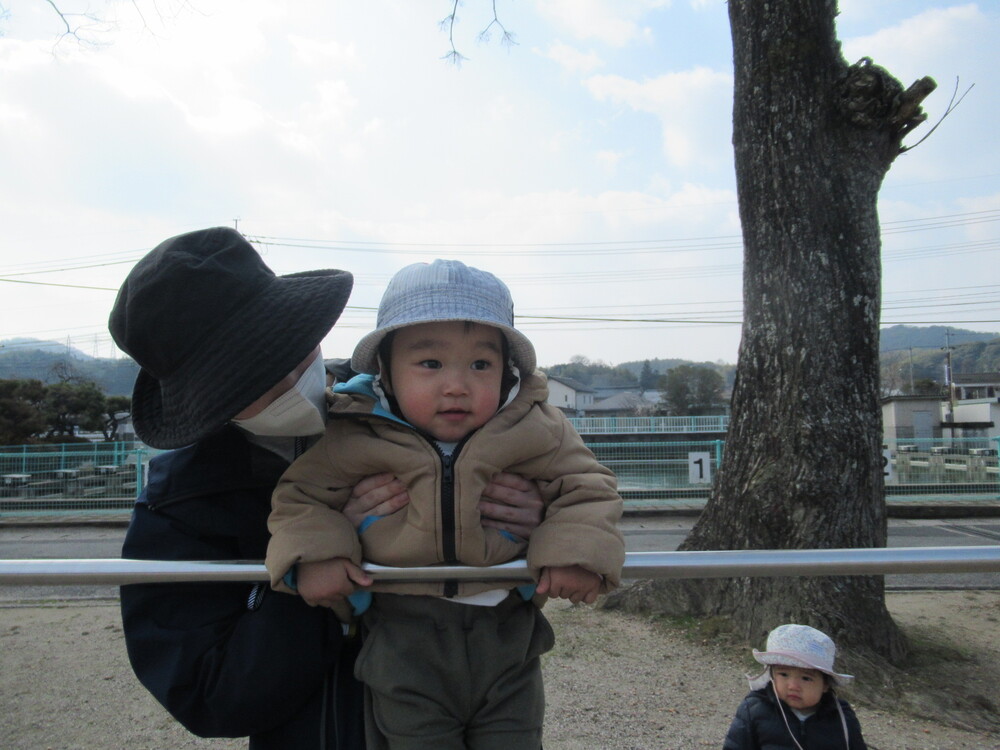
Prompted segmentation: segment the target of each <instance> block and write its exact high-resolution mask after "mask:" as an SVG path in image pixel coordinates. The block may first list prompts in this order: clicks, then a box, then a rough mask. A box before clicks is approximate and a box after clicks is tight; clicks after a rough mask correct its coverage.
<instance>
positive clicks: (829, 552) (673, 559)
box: [0, 546, 1000, 586]
mask: <svg viewBox="0 0 1000 750" xmlns="http://www.w3.org/2000/svg"><path fill="white" fill-rule="evenodd" d="M364 568H365V570H366V571H367V572H368V573H369V574H371V576H372V577H373V578H374V579H375V580H376V581H384V582H389V581H409V582H418V581H419V582H426V581H442V580H445V579H456V580H463V581H510V582H521V581H527V580H531V574H530V572H529V570H528V567H527V564H526V563H525V562H524V561H523V560H517V561H514V562H510V563H505V564H503V565H496V566H493V567H490V568H476V567H466V566H433V567H422V568H390V567H384V566H380V565H371V564H365V565H364ZM996 571H1000V546H974V547H895V548H885V547H880V548H874V549H872V548H864V549H821V550H723V551H698V552H629V553H628V554H626V555H625V566H624V568H623V570H622V577H623V578H629V579H636V578H745V577H783V576H830V575H882V574H893V573H894V574H906V573H990V572H996ZM266 580H268V575H267V572H266V570H265V569H264V566H263V565H262V564H261V563H259V562H228V561H227V562H202V561H191V562H186V561H175V560H126V559H109V560H0V584H5V585H36V586H37V585H57V584H67V583H68V584H83V585H99V584H104V585H106V584H114V585H121V584H130V583H165V582H171V581H174V582H177V581H186V582H209V581H217V582H218V581H229V582H233V581H247V582H255V581H266Z"/></svg>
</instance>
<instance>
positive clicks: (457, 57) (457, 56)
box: [439, 0, 517, 66]
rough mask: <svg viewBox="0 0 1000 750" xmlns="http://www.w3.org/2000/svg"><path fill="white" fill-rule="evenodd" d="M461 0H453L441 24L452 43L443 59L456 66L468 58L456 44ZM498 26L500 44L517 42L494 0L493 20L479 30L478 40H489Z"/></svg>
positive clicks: (506, 44)
mask: <svg viewBox="0 0 1000 750" xmlns="http://www.w3.org/2000/svg"><path fill="white" fill-rule="evenodd" d="M459 3H460V0H453V2H452V6H451V13H449V14H448V15H447V16H445V17H444V18H443V19H442V20H441V23H440V24H439V26H440V27H441V30H442V31H447V32H448V43H449V44H450V45H451V50H450V51H449V52H448V53H446V54H445V55H444V56H442V58H441V59H442V60H447V61H448V62H450V63H452V64H454V65H455V66H461V64H462V63H463V62H464V61H465V60H468V59H469V58H467V57H466V56H465V55H463V54H462V53H461V52H459V51H458V48H457V47H456V46H455V24H456V22H457V21H458V6H459ZM494 26H496V27H498V28H499V29H500V33H501V36H500V44H502V45H504V46H505V47H512V46H514V45H515V44H517V39H516V37H515V35H514V34H513V32H511V31H509V30H508V29H507V27H506V26H504V25H503V22H501V21H500V16H499V14H498V13H497V0H493V20H492V21H490V22H489V23H488V24H486V28H484V29H483V30H482V31H480V32H479V36H478V37H477V40H478V41H480V42H489V41H490V38H491V37H492V29H493V27H494Z"/></svg>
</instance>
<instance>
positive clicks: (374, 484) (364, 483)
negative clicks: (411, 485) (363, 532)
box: [344, 474, 410, 528]
mask: <svg viewBox="0 0 1000 750" xmlns="http://www.w3.org/2000/svg"><path fill="white" fill-rule="evenodd" d="M408 502H410V494H409V493H408V492H407V490H406V485H405V484H403V483H402V482H400V481H399V480H398V479H396V477H395V476H393V475H392V474H373V475H372V476H370V477H365V478H364V479H362V480H361V481H360V482H358V483H357V485H355V487H354V490H353V491H352V492H351V496H350V497H349V498H348V500H347V504H346V505H345V506H344V515H345V516H347V520H349V521H350V522H351V523H352V524H353V525H354V528H358V527H359V526H360V525H361V522H362V521H364V520H365V518H366V517H368V516H387V515H389V514H390V513H395V512H396V511H397V510H399V509H400V508H402V507H403V506H405V505H406V504H407V503H408Z"/></svg>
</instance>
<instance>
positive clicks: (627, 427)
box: [569, 415, 729, 435]
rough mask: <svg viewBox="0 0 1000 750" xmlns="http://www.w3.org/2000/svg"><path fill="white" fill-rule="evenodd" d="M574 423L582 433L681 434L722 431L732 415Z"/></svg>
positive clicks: (574, 420)
mask: <svg viewBox="0 0 1000 750" xmlns="http://www.w3.org/2000/svg"><path fill="white" fill-rule="evenodd" d="M569 421H570V424H572V425H573V427H575V428H576V431H577V432H579V433H580V434H581V435H598V434H602V435H608V434H611V435H628V434H638V433H652V434H658V435H674V434H677V433H692V432H718V433H721V434H723V435H724V434H725V433H726V430H728V429H729V417H728V416H723V415H719V416H710V417H574V418H571V419H570V420H569Z"/></svg>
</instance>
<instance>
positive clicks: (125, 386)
mask: <svg viewBox="0 0 1000 750" xmlns="http://www.w3.org/2000/svg"><path fill="white" fill-rule="evenodd" d="M946 334H948V335H947V336H946ZM946 340H950V341H951V347H952V349H951V358H952V366H953V368H954V371H955V373H956V374H972V373H985V372H1000V333H985V332H980V331H968V330H964V329H961V328H952V327H947V326H904V325H896V326H891V327H889V328H884V329H882V332H881V344H880V350H881V355H880V357H879V359H880V362H881V368H882V373H883V378H882V379H883V384H884V385H885V386H887V387H888V388H890V389H895V388H901V387H903V386H904V385H905V384H906V382H908V380H909V378H910V376H911V367H912V377H913V379H914V380H921V379H925V378H927V379H931V380H935V381H937V382H939V383H940V382H943V381H944V363H945V361H946V359H947V352H946V351H945V350H944V346H945V341H946ZM646 361H647V360H637V361H634V362H623V363H622V364H620V365H609V364H607V363H604V362H602V361H600V360H597V361H593V362H590V361H584V362H574V363H568V364H565V365H554V366H553V367H546V368H545V370H546V371H549V372H555V373H560V372H562V373H563V374H565V375H567V376H568V377H572V378H574V379H575V380H579V381H580V382H582V383H584V384H586V385H590V386H598V385H600V386H603V385H627V384H628V385H630V384H631V383H633V382H635V383H637V382H638V379H639V375H640V373H641V372H642V368H643V365H644V363H645V362H646ZM648 362H649V366H650V368H651V369H652V370H653V372H655V373H658V374H660V375H662V374H664V373H666V372H667V371H668V370H670V369H671V368H673V367H676V366H678V365H697V366H701V367H711V368H712V369H715V370H718V371H719V372H720V373H721V374H722V375H723V377H725V379H726V387H727V389H728V388H731V387H732V382H733V377H734V375H735V372H736V365H735V364H728V363H724V362H694V361H691V360H686V359H664V358H659V357H651V358H650V359H649V360H648ZM67 370H68V371H70V372H72V373H73V374H75V375H76V376H78V377H81V378H85V379H87V380H92V381H94V382H95V383H97V385H98V386H99V387H100V388H101V389H102V390H103V391H104V392H105V393H106V394H107V395H109V396H130V395H131V394H132V384H133V383H134V382H135V376H136V375H137V374H138V372H139V367H138V365H136V363H135V362H133V361H132V360H131V359H128V358H123V359H108V358H102V357H91V356H89V355H87V354H84V353H83V352H81V351H79V350H78V349H74V348H72V347H67V346H66V345H65V344H59V343H58V342H54V341H38V340H32V339H14V340H8V341H2V342H0V379H3V380H9V379H17V378H34V379H37V380H41V381H42V382H44V383H53V382H56V381H57V380H59V378H60V372H61V371H67Z"/></svg>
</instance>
